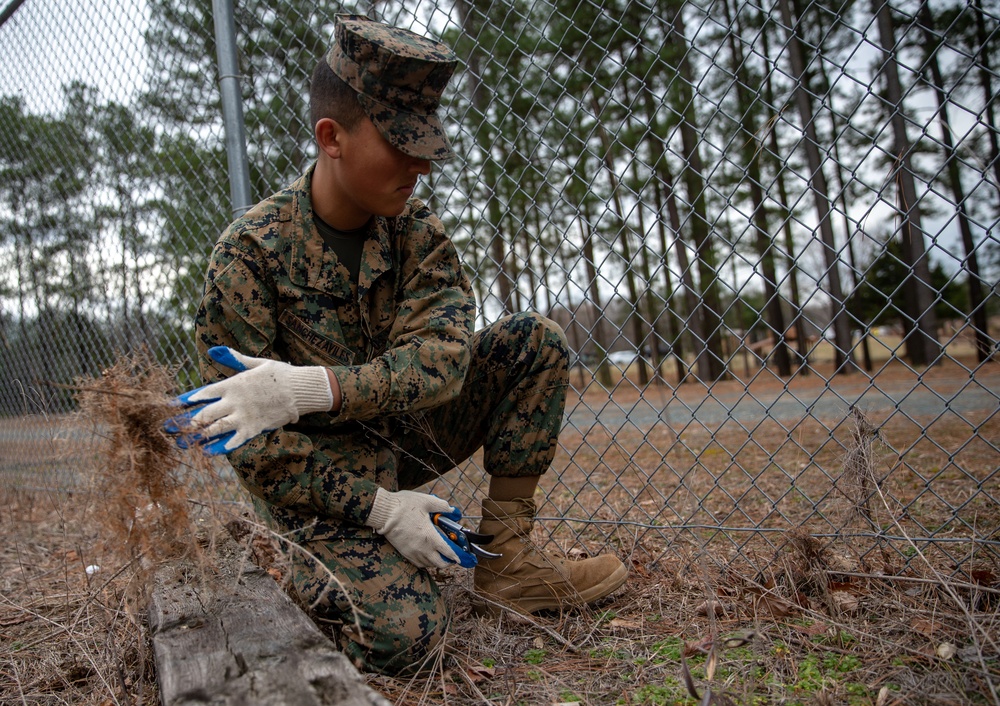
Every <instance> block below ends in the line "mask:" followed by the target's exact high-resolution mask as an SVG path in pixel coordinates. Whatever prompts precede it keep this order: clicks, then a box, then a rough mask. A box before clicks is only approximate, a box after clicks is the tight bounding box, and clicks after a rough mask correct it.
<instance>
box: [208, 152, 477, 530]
mask: <svg viewBox="0 0 1000 706" xmlns="http://www.w3.org/2000/svg"><path fill="white" fill-rule="evenodd" d="M312 173H313V169H312V168H310V169H309V171H307V172H306V174H305V175H303V176H302V177H301V178H300V179H298V180H297V181H296V182H295V183H294V184H292V185H291V186H290V187H288V188H287V189H284V190H283V191H280V192H278V193H277V194H275V195H273V196H271V197H270V198H268V199H266V200H264V201H262V202H261V203H260V204H258V205H257V206H255V207H254V208H253V209H252V210H250V211H249V212H247V213H246V214H245V215H243V216H242V217H241V218H239V219H238V220H236V221H235V222H234V223H233V224H232V225H230V226H229V228H228V229H227V230H226V231H225V232H224V233H223V234H222V236H221V237H220V238H219V240H218V242H217V243H216V245H215V248H214V250H213V251H212V256H211V261H210V263H209V268H208V274H207V277H206V283H205V294H204V297H203V299H202V302H201V306H200V307H199V310H198V316H197V322H196V326H197V330H196V336H197V343H198V349H199V354H200V362H201V368H202V377H203V378H204V381H205V383H209V382H214V381H216V380H220V379H222V378H223V377H225V375H228V374H231V372H232V371H229V370H220V369H218V368H217V367H215V366H214V364H213V363H212V361H211V360H210V359H209V358H208V357H207V356H206V354H205V352H206V351H207V349H208V348H210V347H211V346H218V345H225V346H230V347H231V348H234V349H236V350H238V351H240V352H241V353H245V354H247V355H252V356H259V357H265V358H274V359H278V360H283V361H285V362H287V363H291V364H293V365H322V366H326V367H328V368H330V369H331V370H332V371H333V373H334V375H335V376H336V378H337V380H338V381H339V382H340V389H341V392H342V395H343V406H342V407H341V409H340V411H339V412H338V413H337V414H330V413H319V414H309V415H305V416H303V417H302V418H301V419H299V421H298V422H297V423H295V424H291V425H287V426H285V427H283V428H281V429H278V430H277V431H274V432H271V433H268V434H262V435H260V436H258V437H256V438H255V439H253V440H251V441H250V442H249V443H247V444H246V445H244V446H243V447H241V448H240V449H237V450H236V451H234V452H233V453H231V454H230V455H229V460H230V463H231V464H232V465H233V468H234V469H235V470H236V472H237V474H238V476H239V477H240V479H241V481H242V483H243V484H244V485H245V487H246V488H247V489H248V490H249V491H250V492H251V493H252V494H253V495H254V496H256V498H258V499H259V500H262V501H264V503H265V504H266V506H267V509H268V510H269V511H270V512H271V513H272V515H273V516H275V517H277V516H279V515H281V516H284V518H285V522H286V523H292V524H301V523H306V522H308V521H309V520H311V519H314V518H315V519H319V520H320V521H331V520H332V521H333V522H334V523H338V522H339V521H343V520H346V521H349V522H353V523H355V524H363V523H364V521H365V520H366V519H367V517H368V513H369V512H370V511H371V504H372V502H373V501H374V496H375V491H376V490H377V488H378V487H379V486H382V487H385V488H386V489H387V490H395V489H396V477H395V471H396V454H395V453H394V449H393V448H392V438H393V429H394V427H395V425H396V424H397V423H398V421H399V419H400V417H401V415H406V414H407V413H410V412H415V411H418V410H421V409H426V408H429V407H433V406H436V405H439V404H442V403H444V402H447V401H448V400H450V399H453V398H454V397H455V396H456V395H457V394H458V393H459V391H460V390H461V387H462V383H463V381H464V378H465V373H466V371H467V369H468V366H469V359H470V343H471V339H472V329H473V325H474V318H475V300H474V298H473V295H472V289H471V286H470V284H469V280H468V278H467V277H466V275H465V273H464V271H463V269H462V264H461V262H460V261H459V257H458V253H457V252H456V250H455V246H454V245H453V243H452V242H451V240H449V239H448V237H447V236H446V235H445V233H444V229H443V226H442V224H441V222H440V220H438V218H437V217H436V216H434V215H433V214H432V213H431V212H430V211H429V210H428V209H427V207H426V206H425V205H424V204H423V203H421V202H420V201H419V200H416V199H411V200H410V202H409V204H408V205H407V208H406V210H405V211H404V213H403V214H402V215H400V216H397V217H395V218H382V217H376V218H374V219H373V220H372V225H371V226H370V230H369V237H368V240H367V242H366V244H365V249H364V254H363V256H362V262H361V270H360V274H359V278H358V282H357V284H356V285H355V284H353V283H352V282H351V281H350V277H349V275H348V272H347V268H346V267H345V266H344V265H343V264H341V263H340V262H339V260H338V259H337V256H336V254H335V253H334V252H333V251H332V250H331V249H330V248H329V247H328V246H327V245H326V244H325V243H324V241H323V238H322V237H321V236H320V235H319V233H318V231H317V230H316V227H315V225H314V224H313V213H312V203H311V199H310V184H311V180H312Z"/></svg>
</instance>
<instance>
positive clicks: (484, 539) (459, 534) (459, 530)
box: [431, 512, 502, 559]
mask: <svg viewBox="0 0 1000 706" xmlns="http://www.w3.org/2000/svg"><path fill="white" fill-rule="evenodd" d="M431 522H433V523H434V526H435V527H437V528H438V530H439V531H440V532H441V534H443V535H444V538H445V539H447V540H448V541H449V542H451V543H452V544H454V545H455V546H457V547H458V548H459V549H461V550H462V551H465V552H468V553H470V554H472V555H473V556H474V557H476V558H478V559H497V558H499V557H500V556H502V555H501V554H496V553H494V552H489V551H486V550H485V549H483V547H482V546H481V545H485V544H489V543H490V542H492V541H493V535H492V534H479V533H478V532H473V531H472V530H470V529H466V528H465V527H463V526H462V524H461V523H460V522H456V521H455V520H453V519H451V518H450V517H448V516H447V515H445V514H443V513H440V512H435V513H432V514H431Z"/></svg>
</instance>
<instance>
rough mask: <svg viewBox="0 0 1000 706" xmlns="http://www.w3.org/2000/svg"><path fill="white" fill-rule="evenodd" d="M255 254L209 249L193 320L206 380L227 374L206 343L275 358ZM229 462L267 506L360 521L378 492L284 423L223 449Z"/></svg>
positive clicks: (237, 248)
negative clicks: (202, 290)
mask: <svg viewBox="0 0 1000 706" xmlns="http://www.w3.org/2000/svg"><path fill="white" fill-rule="evenodd" d="M259 258H260V254H259V251H256V250H255V249H253V248H251V247H248V246H244V245H238V244H236V243H234V242H231V241H222V242H220V244H219V245H217V246H216V248H215V250H214V251H213V253H212V258H211V261H210V264H209V269H208V275H207V279H206V284H205V294H204V297H203V298H202V302H201V305H200V307H199V310H198V315H197V318H196V339H197V344H198V351H199V362H200V365H201V371H202V377H203V379H204V381H205V383H206V384H207V383H211V382H216V381H218V380H221V379H222V378H224V377H226V375H227V374H229V373H231V371H227V370H222V369H219V368H218V367H216V366H215V365H214V364H213V362H212V360H211V359H210V358H208V356H207V354H206V351H207V350H208V349H209V348H211V347H212V346H229V347H231V348H233V349H235V350H238V351H240V352H241V353H245V354H247V355H252V356H259V357H265V358H273V357H275V356H274V352H273V348H272V342H273V341H274V340H275V336H276V331H277V314H278V312H277V302H276V299H275V289H274V285H273V283H272V282H271V281H270V277H269V274H268V267H267V263H265V262H263V261H262V260H261V259H259ZM229 461H230V463H231V464H232V466H233V468H234V470H235V471H236V472H237V474H238V475H239V477H240V479H241V481H242V482H243V485H244V486H245V487H246V488H247V489H248V490H249V491H250V492H251V493H253V494H254V495H255V496H257V497H259V498H260V499H262V500H264V501H265V502H266V503H268V504H269V505H272V506H276V507H281V508H288V509H293V510H297V511H299V512H302V511H305V512H306V513H307V514H310V515H314V514H317V513H318V514H320V515H323V516H327V517H330V518H333V519H336V520H347V521H350V522H353V523H355V524H364V521H365V519H367V517H368V514H369V512H370V511H371V505H372V503H373V502H374V500H375V493H376V491H377V490H378V486H377V485H376V484H375V482H374V481H372V480H370V479H368V478H364V477H360V476H358V475H357V474H353V473H350V472H347V471H346V470H343V469H340V468H338V465H339V464H336V463H334V462H332V461H331V459H330V458H328V457H327V456H326V455H325V454H324V453H323V452H322V451H321V450H320V449H318V448H316V446H315V445H314V443H313V441H312V439H311V438H310V437H309V436H308V435H307V434H304V433H301V432H298V431H293V430H290V429H287V428H282V429H278V430H276V431H273V432H270V433H267V434H261V435H260V436H257V437H255V438H254V439H252V440H251V441H250V442H248V443H247V444H245V445H244V446H242V447H240V448H239V449H237V450H236V451H234V452H232V453H231V454H229Z"/></svg>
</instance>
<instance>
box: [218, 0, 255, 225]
mask: <svg viewBox="0 0 1000 706" xmlns="http://www.w3.org/2000/svg"><path fill="white" fill-rule="evenodd" d="M212 15H213V17H214V18H215V44H216V47H217V53H218V60H219V90H220V91H221V93H222V120H223V123H224V125H225V129H226V158H227V160H228V163H229V197H230V200H231V202H232V207H233V215H234V216H239V215H241V214H242V213H244V212H245V211H247V210H248V209H249V208H250V207H251V206H252V205H253V202H252V201H251V196H250V167H249V165H248V162H247V148H246V129H245V128H244V125H243V101H242V95H241V93H240V73H239V66H238V64H237V61H236V23H235V21H234V20H233V4H232V2H231V0H212Z"/></svg>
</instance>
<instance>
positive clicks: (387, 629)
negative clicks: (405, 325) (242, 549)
mask: <svg viewBox="0 0 1000 706" xmlns="http://www.w3.org/2000/svg"><path fill="white" fill-rule="evenodd" d="M567 385H568V353H567V349H566V343H565V336H564V334H563V332H562V330H561V329H560V328H559V327H558V326H557V325H556V324H554V323H553V322H551V321H549V320H548V319H545V318H543V317H541V316H538V315H533V314H517V315H514V316H511V317H507V318H505V319H502V320H501V321H499V322H497V323H496V324H494V325H492V326H490V327H488V328H485V329H483V330H481V331H479V332H477V333H476V335H475V339H474V341H473V344H472V362H471V365H470V368H469V371H468V374H467V375H466V379H465V383H464V385H463V387H462V391H461V393H460V395H459V396H458V397H457V398H456V399H454V400H453V401H451V402H449V403H446V404H444V405H442V406H440V407H436V408H434V409H431V410H427V411H425V412H422V413H420V414H418V415H415V417H414V418H413V419H411V420H407V421H406V422H405V423H401V424H399V425H398V428H397V434H396V435H395V436H396V438H394V439H393V440H392V441H391V442H390V441H389V440H387V443H391V445H392V447H393V449H394V450H395V452H396V454H397V457H398V466H397V480H398V488H387V490H397V489H410V488H416V487H417V486H420V485H423V484H424V483H426V482H428V481H431V480H433V479H434V478H436V477H438V476H440V475H441V474H443V473H445V472H447V471H449V470H451V469H453V468H454V467H455V466H456V465H457V464H459V463H461V462H463V461H465V460H466V459H468V458H469V457H470V456H471V455H472V454H473V453H475V452H476V451H477V450H478V449H479V448H482V449H483V461H484V466H485V470H486V471H487V472H488V473H489V474H491V475H496V476H503V477H525V476H539V475H542V474H543V473H544V472H545V471H546V470H547V469H548V467H549V465H550V464H551V463H552V459H553V456H554V455H555V451H556V445H557V438H558V435H559V430H560V428H561V426H562V419H563V412H564V409H565V405H566V388H567ZM259 509H260V508H259ZM265 514H266V513H265ZM326 528H327V530H326V531H324V532H322V533H321V534H322V536H321V538H320V537H316V538H315V539H313V538H310V536H309V533H308V532H301V533H299V532H293V533H292V534H293V536H296V538H297V539H298V541H299V548H297V549H296V550H295V551H293V552H292V564H293V582H294V585H295V588H296V590H297V591H298V594H299V596H300V597H301V598H302V599H303V600H304V601H305V602H306V603H307V604H308V606H309V608H310V610H311V612H312V613H313V615H314V617H316V618H318V619H319V620H320V621H321V622H329V623H332V624H334V625H337V626H339V628H338V630H337V631H338V633H339V636H340V642H341V648H342V649H343V651H344V652H345V654H347V655H348V656H349V657H350V658H351V660H352V661H353V662H354V663H355V665H357V666H358V667H359V668H360V669H364V670H368V671H377V672H383V673H387V674H401V673H408V672H414V671H418V670H419V669H420V668H421V667H422V666H427V662H428V661H429V660H430V659H433V656H434V648H435V647H436V646H437V645H439V644H440V643H441V641H442V639H443V637H444V635H445V633H446V631H447V627H448V620H449V614H448V609H447V606H446V605H445V601H444V599H443V598H442V595H441V591H440V590H439V588H438V586H437V584H436V583H435V581H434V579H433V578H432V577H431V575H430V573H429V572H428V571H425V570H423V569H418V568H417V567H416V566H414V565H413V564H411V563H410V562H409V561H408V560H406V559H405V558H403V556H402V555H400V554H399V552H397V551H396V550H395V548H394V547H393V546H392V545H391V544H389V542H388V541H386V540H385V539H384V538H383V537H382V536H380V535H378V534H376V533H375V532H374V531H373V530H371V529H369V528H367V527H362V526H358V525H354V524H348V523H341V524H335V525H332V529H330V528H331V525H330V523H327V524H326ZM277 529H282V528H277ZM286 529H288V530H292V529H293V528H286Z"/></svg>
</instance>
